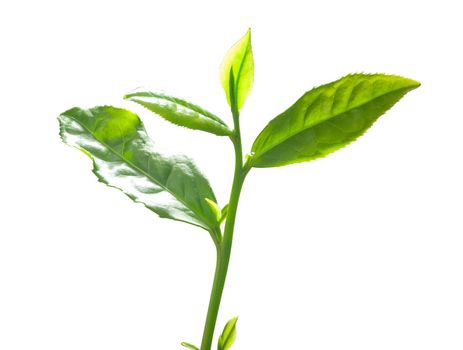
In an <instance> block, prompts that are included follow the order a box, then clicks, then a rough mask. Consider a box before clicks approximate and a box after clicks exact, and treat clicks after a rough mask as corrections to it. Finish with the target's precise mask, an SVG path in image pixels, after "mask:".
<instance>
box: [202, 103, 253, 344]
mask: <svg viewBox="0 0 463 350" xmlns="http://www.w3.org/2000/svg"><path fill="white" fill-rule="evenodd" d="M233 121H234V124H235V133H234V135H233V137H232V141H233V145H234V148H235V173H234V177H233V185H232V189H231V194H230V201H229V203H228V214H227V221H226V222H225V229H224V234H223V239H222V242H221V244H219V245H216V247H217V262H216V268H215V275H214V283H213V285H212V292H211V298H210V301H209V308H208V310H207V317H206V324H205V325H204V333H203V339H202V342H201V350H211V345H212V339H213V337H214V329H215V324H216V321H217V315H218V313H219V308H220V301H221V299H222V293H223V288H224V285H225V280H226V278H227V271H228V265H229V262H230V254H231V248H232V243H233V231H234V227H235V218H236V211H237V209H238V201H239V197H240V193H241V188H242V186H243V182H244V178H245V177H246V173H245V172H244V171H243V151H242V146H241V132H240V125H239V114H238V112H236V110H235V111H233Z"/></svg>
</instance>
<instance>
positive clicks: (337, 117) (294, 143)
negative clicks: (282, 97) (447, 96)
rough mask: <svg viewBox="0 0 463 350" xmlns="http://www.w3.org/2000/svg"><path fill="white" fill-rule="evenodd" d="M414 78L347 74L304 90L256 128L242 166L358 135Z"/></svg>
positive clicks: (327, 149)
mask: <svg viewBox="0 0 463 350" xmlns="http://www.w3.org/2000/svg"><path fill="white" fill-rule="evenodd" d="M418 86H420V83H418V82H417V81H414V80H411V79H407V78H403V77H399V76H394V75H385V74H351V75H348V76H346V77H344V78H342V79H340V80H337V81H335V82H332V83H329V84H326V85H322V86H319V87H317V88H314V89H313V90H310V91H309V92H307V93H305V94H304V95H303V96H302V97H301V98H300V99H299V100H298V101H297V102H296V103H295V104H294V105H292V106H291V107H290V108H288V109H287V110H286V111H285V112H283V113H282V114H280V115H279V116H277V117H276V118H275V119H273V120H272V121H270V123H269V124H268V125H267V126H266V127H265V128H264V129H263V130H262V132H261V133H260V134H259V136H258V137H257V139H256V140H255V141H254V144H253V146H252V153H251V157H250V158H249V159H248V166H253V167H257V168H265V167H277V166H282V165H287V164H292V163H299V162H305V161H310V160H314V159H317V158H321V157H324V156H326V155H328V154H330V153H332V152H334V151H336V150H338V149H340V148H342V147H344V146H346V145H347V144H349V143H351V142H352V141H354V140H355V139H357V138H358V137H359V136H361V135H362V134H363V133H364V132H365V131H366V130H367V129H368V128H369V127H370V126H371V125H372V124H373V123H374V122H375V121H376V120H377V119H378V118H379V117H380V116H381V115H382V114H383V113H385V112H386V111H387V110H388V109H389V108H391V107H392V106H393V105H394V104H395V103H396V102H397V101H399V100H400V99H401V98H402V97H403V96H404V95H405V94H406V93H407V92H409V91H410V90H413V89H415V88H417V87H418Z"/></svg>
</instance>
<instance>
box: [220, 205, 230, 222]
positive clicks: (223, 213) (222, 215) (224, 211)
mask: <svg viewBox="0 0 463 350" xmlns="http://www.w3.org/2000/svg"><path fill="white" fill-rule="evenodd" d="M227 215H228V204H225V206H224V207H223V208H222V213H221V215H220V220H219V222H220V223H222V222H223V221H224V220H225V219H226V218H227Z"/></svg>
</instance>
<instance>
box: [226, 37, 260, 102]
mask: <svg viewBox="0 0 463 350" xmlns="http://www.w3.org/2000/svg"><path fill="white" fill-rule="evenodd" d="M230 76H233V79H234V81H232V84H230ZM220 80H221V82H222V86H223V89H224V90H225V95H226V96H227V101H228V104H229V105H230V107H232V109H236V110H240V109H241V107H242V106H243V104H244V101H245V100H246V98H247V97H248V95H249V93H250V92H251V88H252V83H253V81H254V57H253V55H252V46H251V29H249V30H248V31H247V33H246V34H245V35H244V36H243V37H242V38H241V39H240V40H239V41H238V42H237V43H236V44H235V45H233V46H232V47H231V48H230V50H228V52H227V54H226V55H225V58H224V60H223V62H222V67H221V71H220ZM231 89H232V90H233V91H230V90H231ZM233 100H234V101H236V102H235V103H236V106H233Z"/></svg>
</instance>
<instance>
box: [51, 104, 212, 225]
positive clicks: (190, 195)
mask: <svg viewBox="0 0 463 350" xmlns="http://www.w3.org/2000/svg"><path fill="white" fill-rule="evenodd" d="M58 119H59V122H60V135H61V138H62V139H63V141H64V142H65V143H67V144H69V145H71V146H74V147H76V148H78V149H81V150H82V151H84V152H85V153H86V154H87V155H89V156H90V158H91V159H92V160H93V172H94V173H95V175H96V176H97V177H98V179H99V181H100V182H103V183H105V184H107V185H109V186H111V187H115V188H118V189H120V190H121V191H123V192H124V193H125V194H126V195H127V196H129V197H130V198H131V199H132V200H134V201H135V202H140V203H143V204H144V205H145V206H146V207H147V208H149V209H151V210H152V211H154V212H155V213H157V214H158V215H159V216H161V217H164V218H169V219H174V220H178V221H184V222H187V223H190V224H193V225H196V226H199V227H202V228H204V229H206V230H208V231H211V230H213V229H215V228H217V226H218V222H217V220H216V217H215V215H214V213H213V212H212V210H211V209H210V208H209V206H208V205H207V203H206V202H205V200H204V198H210V199H212V200H214V201H216V199H215V196H214V193H213V191H212V189H211V187H210V185H209V183H208V181H207V180H206V178H205V177H204V176H203V175H202V174H201V172H200V171H199V170H198V168H197V167H196V166H195V165H194V164H193V162H192V161H191V160H190V159H189V158H187V157H185V156H178V155H177V156H166V155H162V154H160V153H159V152H157V151H156V150H155V148H154V145H153V143H152V142H151V140H150V139H149V137H148V136H147V134H146V131H145V129H144V126H143V124H142V122H141V121H140V119H139V118H138V116H137V115H136V114H134V113H132V112H130V111H127V110H125V109H120V108H115V107H110V106H102V107H95V108H91V109H81V108H73V109H70V110H68V111H66V112H64V113H63V114H61V115H60V116H59V117H58Z"/></svg>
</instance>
